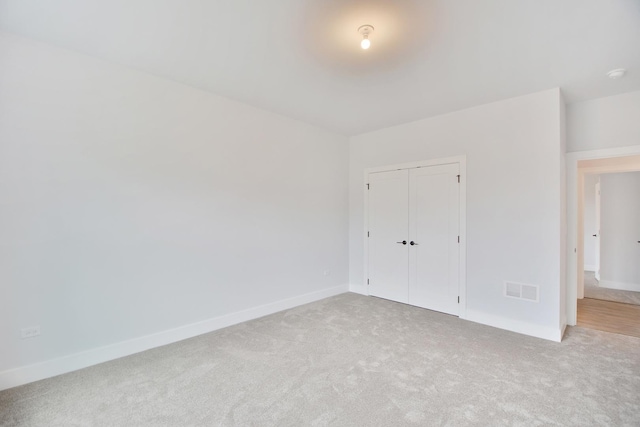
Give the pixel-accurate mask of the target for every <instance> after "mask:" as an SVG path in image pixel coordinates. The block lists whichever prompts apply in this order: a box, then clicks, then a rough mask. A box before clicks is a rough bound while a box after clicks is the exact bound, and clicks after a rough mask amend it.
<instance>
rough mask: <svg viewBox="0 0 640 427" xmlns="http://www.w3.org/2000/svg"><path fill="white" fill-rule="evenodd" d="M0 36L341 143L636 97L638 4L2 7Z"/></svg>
mask: <svg viewBox="0 0 640 427" xmlns="http://www.w3.org/2000/svg"><path fill="white" fill-rule="evenodd" d="M362 24H371V25H373V26H375V32H374V34H373V35H372V36H371V41H372V46H371V48H370V49H369V50H368V51H363V50H362V49H360V47H359V41H360V36H359V34H358V33H357V31H356V30H357V28H358V26H360V25H362ZM0 29H2V30H5V31H9V32H14V33H17V34H21V35H24V36H28V37H32V38H35V39H38V40H42V41H45V42H48V43H51V44H55V45H58V46H62V47H65V48H68V49H72V50H75V51H78V52H82V53H86V54H89V55H92V56H95V57H98V58H102V59H106V60H110V61H114V62H117V63H120V64H125V65H127V66H130V67H132V68H136V69H139V70H142V71H146V72H149V73H152V74H155V75H158V76H163V77H166V78H169V79H172V80H175V81H179V82H182V83H186V84H188V85H191V86H195V87H198V88H201V89H204V90H207V91H211V92H214V93H216V94H219V95H222V96H225V97H228V98H232V99H236V100H239V101H242V102H245V103H248V104H251V105H254V106H257V107H261V108H265V109H268V110H271V111H274V112H277V113H281V114H283V115H286V116H289V117H293V118H297V119H300V120H303V121H306V122H308V123H312V124H316V125H319V126H322V127H325V128H327V129H330V130H332V131H335V132H338V133H341V134H345V135H354V134H359V133H363V132H367V131H371V130H375V129H379V128H383V127H387V126H391V125H395V124H399V123H404V122H408V121H412V120H416V119H419V118H424V117H429V116H433V115H436V114H441V113H445V112H449V111H453V110H458V109H461V108H466V107H470V106H474V105H479V104H484V103H487V102H491V101H496V100H500V99H504V98H508V97H513V96H517V95H524V94H527V93H531V92H535V91H539V90H544V89H549V88H553V87H558V86H559V87H561V88H562V90H563V92H564V94H565V96H566V99H567V101H568V102H576V101H582V100H587V99H592V98H597V97H601V96H607V95H613V94H617V93H623V92H629V91H633V90H640V0H271V1H266V0H28V1H25V0H0ZM620 67H623V68H627V69H628V73H627V76H626V77H625V78H623V79H621V80H610V79H608V78H606V77H605V73H606V72H607V71H609V70H611V69H613V68H620Z"/></svg>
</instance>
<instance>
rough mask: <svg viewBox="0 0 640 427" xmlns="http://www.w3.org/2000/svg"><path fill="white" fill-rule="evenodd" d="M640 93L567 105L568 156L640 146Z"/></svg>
mask: <svg viewBox="0 0 640 427" xmlns="http://www.w3.org/2000/svg"><path fill="white" fill-rule="evenodd" d="M638 117H640V91H636V92H629V93H625V94H622V95H615V96H608V97H606V98H598V99H594V100H591V101H585V102H579V103H576V104H570V105H567V152H572V151H586V150H598V149H605V148H617V147H626V146H633V145H638V144H640V120H638Z"/></svg>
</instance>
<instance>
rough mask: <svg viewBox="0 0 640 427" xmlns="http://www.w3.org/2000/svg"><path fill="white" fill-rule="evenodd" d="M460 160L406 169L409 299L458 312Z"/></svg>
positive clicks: (443, 309) (433, 308)
mask: <svg viewBox="0 0 640 427" xmlns="http://www.w3.org/2000/svg"><path fill="white" fill-rule="evenodd" d="M458 174H459V165H458V164H449V165H439V166H430V167H423V168H418V169H411V170H410V172H409V239H410V242H411V243H413V245H411V244H410V246H409V304H412V305H416V306H419V307H424V308H428V309H430V310H436V311H440V312H443V313H449V314H454V315H456V316H457V315H458V295H459V294H458V281H459V278H458V271H459V262H460V259H459V250H460V249H459V242H458V235H459V230H460V228H459V226H460V220H459V218H460V197H459V183H458Z"/></svg>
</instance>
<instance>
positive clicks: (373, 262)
mask: <svg viewBox="0 0 640 427" xmlns="http://www.w3.org/2000/svg"><path fill="white" fill-rule="evenodd" d="M408 177H409V171H408V170H406V169H405V170H396V171H389V172H377V173H372V174H370V175H369V193H368V194H369V218H368V220H369V227H368V228H369V238H368V244H369V259H368V265H369V269H368V270H369V271H368V273H369V277H368V278H369V294H370V295H373V296H377V297H380V298H386V299H390V300H393V301H399V302H404V303H407V302H408V290H409V272H408V267H409V265H408V255H409V254H408V251H409V244H408V234H409V233H408V231H409V230H408V228H409V226H408V208H409V189H408ZM403 242H404V243H403Z"/></svg>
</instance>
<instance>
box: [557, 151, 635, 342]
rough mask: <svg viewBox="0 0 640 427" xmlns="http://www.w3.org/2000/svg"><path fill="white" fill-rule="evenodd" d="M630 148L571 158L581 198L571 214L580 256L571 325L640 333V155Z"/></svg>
mask: <svg viewBox="0 0 640 427" xmlns="http://www.w3.org/2000/svg"><path fill="white" fill-rule="evenodd" d="M630 149H631V150H630V151H631V152H630V153H628V155H619V156H603V155H602V154H603V153H601V152H600V153H598V152H595V153H594V152H592V153H585V152H583V153H571V154H570V155H568V156H567V157H568V159H569V164H568V176H567V178H568V184H569V186H568V192H569V201H570V202H571V201H572V200H571V199H572V196H574V197H575V202H576V204H575V205H574V207H575V212H571V207H572V206H571V205H572V204H571V203H570V204H569V208H570V210H569V216H568V221H569V234H570V235H571V234H572V231H575V236H574V239H570V241H573V242H574V247H573V248H570V249H573V251H574V254H570V255H575V256H574V257H570V258H569V259H570V260H571V261H572V262H571V264H570V265H569V269H568V286H567V303H568V304H567V323H568V324H569V325H576V324H577V325H578V326H583V327H588V328H592V329H599V330H605V331H608V332H615V333H621V334H625V335H633V336H638V337H640V155H639V154H636V153H634V151H635V150H637V149H638V147H630ZM638 151H640V150H638ZM571 157H573V158H571ZM580 157H582V158H580ZM572 181H573V182H574V183H575V186H573V188H572V186H571V183H572ZM572 190H573V191H572ZM573 192H575V193H574V194H572V193H573ZM572 223H573V224H572ZM574 227H575V228H574Z"/></svg>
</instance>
